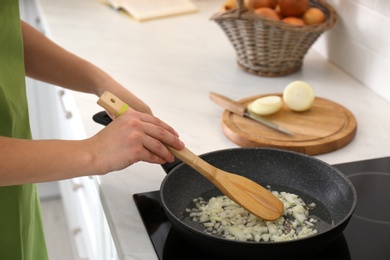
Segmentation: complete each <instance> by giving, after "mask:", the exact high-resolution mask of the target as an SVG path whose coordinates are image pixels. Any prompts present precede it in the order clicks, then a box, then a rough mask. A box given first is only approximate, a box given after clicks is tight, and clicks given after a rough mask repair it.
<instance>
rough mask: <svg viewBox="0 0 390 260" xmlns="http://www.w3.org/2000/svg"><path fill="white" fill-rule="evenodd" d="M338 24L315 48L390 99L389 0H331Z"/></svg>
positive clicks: (321, 38)
mask: <svg viewBox="0 0 390 260" xmlns="http://www.w3.org/2000/svg"><path fill="white" fill-rule="evenodd" d="M328 3H329V4H331V5H332V6H333V7H334V9H335V10H336V11H337V14H338V17H339V20H338V22H337V24H336V26H335V27H333V28H332V29H331V30H330V31H327V32H325V33H324V34H323V35H322V36H321V37H320V38H319V39H318V40H317V42H316V43H315V44H314V45H313V48H314V49H315V50H316V51H318V52H320V53H321V54H322V55H324V56H325V57H327V58H328V59H329V60H330V61H331V62H333V63H334V64H335V65H337V66H338V67H340V68H341V69H343V70H344V71H346V72H347V73H349V74H351V75H352V76H353V77H355V78H356V79H358V80H359V81H361V82H362V83H363V84H364V85H366V86H367V87H369V88H371V89H372V90H373V91H375V92H376V93H378V94H380V95H381V96H383V97H384V98H385V99H386V100H388V101H390V1H389V0H328Z"/></svg>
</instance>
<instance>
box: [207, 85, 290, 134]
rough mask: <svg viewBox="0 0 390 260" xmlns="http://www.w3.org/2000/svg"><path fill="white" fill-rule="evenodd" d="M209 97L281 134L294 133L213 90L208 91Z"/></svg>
mask: <svg viewBox="0 0 390 260" xmlns="http://www.w3.org/2000/svg"><path fill="white" fill-rule="evenodd" d="M209 97H210V99H211V100H212V101H214V102H215V103H216V104H218V105H220V106H221V107H223V108H225V109H226V110H229V111H230V112H233V113H235V114H237V115H239V116H243V117H247V118H250V119H252V120H254V121H256V122H259V123H261V124H263V125H265V126H268V127H270V128H272V129H274V130H276V131H279V132H281V133H283V134H286V135H294V133H293V132H291V131H290V130H288V129H286V128H284V127H281V126H279V125H277V124H275V123H273V122H271V121H269V120H268V119H265V118H264V117H262V116H260V115H257V114H255V113H252V112H250V111H248V109H247V108H246V107H245V106H243V105H241V104H240V103H238V102H235V101H234V100H231V99H230V98H228V97H225V96H222V95H220V94H217V93H214V92H210V93H209Z"/></svg>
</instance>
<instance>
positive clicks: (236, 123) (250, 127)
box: [222, 93, 357, 155]
mask: <svg viewBox="0 0 390 260" xmlns="http://www.w3.org/2000/svg"><path fill="white" fill-rule="evenodd" d="M269 95H278V96H282V94H280V93H276V94H266V95H258V96H253V97H248V98H245V99H242V100H239V101H238V103H240V104H242V105H244V106H247V105H248V104H249V103H251V102H252V101H254V100H255V99H257V98H260V97H264V96H269ZM264 117H265V118H267V119H268V120H270V121H272V122H274V123H276V124H278V125H280V126H282V127H285V128H287V129H288V130H290V131H292V132H293V133H294V135H293V136H289V135H286V134H283V133H280V132H277V131H275V130H273V129H271V128H269V127H267V126H264V125H262V124H260V123H258V122H255V121H253V120H252V119H249V118H246V117H241V116H238V115H236V114H234V113H232V112H230V111H227V110H225V111H224V113H223V115H222V130H223V132H224V134H225V135H226V136H227V137H228V138H229V139H230V140H231V141H232V142H234V143H236V144H237V145H239V146H241V147H272V148H281V149H286V150H291V151H296V152H300V153H304V154H307V155H318V154H324V153H328V152H331V151H335V150H338V149H340V148H342V147H344V146H346V145H347V144H349V143H350V142H351V141H352V139H353V138H354V137H355V135H356V131H357V122H356V119H355V116H354V115H353V114H352V113H351V112H350V111H349V110H348V109H347V108H345V107H343V106H341V105H339V104H337V103H335V102H333V101H330V100H327V99H324V98H321V97H316V98H315V100H314V103H313V105H312V107H311V108H310V109H309V110H308V111H305V112H294V111H291V110H290V109H288V108H287V106H286V105H285V104H283V106H282V109H281V110H280V111H279V112H277V113H275V114H272V115H268V116H264Z"/></svg>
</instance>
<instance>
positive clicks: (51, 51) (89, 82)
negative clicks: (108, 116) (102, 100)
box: [22, 21, 152, 114]
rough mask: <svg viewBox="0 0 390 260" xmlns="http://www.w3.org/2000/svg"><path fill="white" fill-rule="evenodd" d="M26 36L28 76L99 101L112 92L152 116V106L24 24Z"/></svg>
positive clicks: (25, 48) (24, 37) (23, 30)
mask: <svg viewBox="0 0 390 260" xmlns="http://www.w3.org/2000/svg"><path fill="white" fill-rule="evenodd" d="M22 32H23V41H24V57H25V69H26V75H27V76H29V77H31V78H34V79H37V80H40V81H44V82H47V83H51V84H53V85H57V86H61V87H64V88H67V89H72V90H76V91H81V92H86V93H92V94H95V95H96V96H98V97H100V96H101V95H102V94H103V93H104V91H106V90H108V91H110V92H111V93H113V94H114V95H116V96H118V97H120V99H122V100H123V101H124V102H126V103H127V104H129V105H130V106H131V107H132V108H133V109H135V110H137V111H140V112H144V113H148V114H152V111H151V109H150V108H149V106H147V105H146V104H145V103H144V102H142V101H141V100H140V99H139V98H137V97H136V96H135V95H134V94H132V93H131V92H130V91H129V90H128V89H126V88H125V87H123V86H122V85H121V84H119V83H118V82H117V81H115V80H114V79H113V78H112V77H111V76H109V75H108V74H107V73H105V72H104V71H102V70H101V69H99V68H98V67H96V66H95V65H93V64H91V63H90V62H88V61H86V60H84V59H81V58H80V57H78V56H76V55H74V54H72V53H70V52H68V51H66V50H65V49H63V48H62V47H60V46H58V45H57V44H56V43H54V42H53V41H51V40H50V39H48V38H47V37H46V36H45V35H43V34H41V33H40V32H39V31H37V30H36V29H35V28H33V27H32V26H30V25H29V24H27V23H25V22H23V21H22Z"/></svg>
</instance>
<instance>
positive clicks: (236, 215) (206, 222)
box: [187, 191, 318, 242]
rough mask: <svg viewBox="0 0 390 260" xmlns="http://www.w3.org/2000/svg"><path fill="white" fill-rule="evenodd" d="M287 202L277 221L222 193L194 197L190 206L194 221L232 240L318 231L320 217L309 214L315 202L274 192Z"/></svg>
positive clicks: (270, 239) (268, 238)
mask: <svg viewBox="0 0 390 260" xmlns="http://www.w3.org/2000/svg"><path fill="white" fill-rule="evenodd" d="M273 194H274V195H276V196H277V197H278V198H279V199H280V200H282V202H283V203H284V212H283V215H282V216H281V217H280V218H279V219H277V220H275V221H265V220H262V219H260V218H258V217H256V216H254V215H252V214H251V213H249V212H248V211H246V210H245V209H244V208H242V207H241V206H239V205H237V204H236V203H235V202H234V201H232V200H231V199H229V198H228V197H226V196H224V195H221V196H218V197H212V198H211V199H210V200H209V201H205V200H204V199H203V198H201V197H199V198H196V199H194V203H195V208H192V209H187V212H188V213H189V216H190V218H191V220H192V221H197V222H200V223H202V224H203V226H204V227H205V232H207V233H210V234H215V235H219V236H222V237H225V238H227V239H231V240H238V241H253V242H279V241H288V240H293V239H299V238H304V237H308V236H311V235H314V234H316V233H317V230H316V223H317V221H318V220H316V219H314V218H312V217H309V210H310V209H313V208H314V207H315V206H316V205H315V204H314V203H311V204H309V205H306V203H305V202H304V201H303V200H302V199H301V198H300V197H299V196H298V195H296V194H293V193H288V192H277V191H273Z"/></svg>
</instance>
